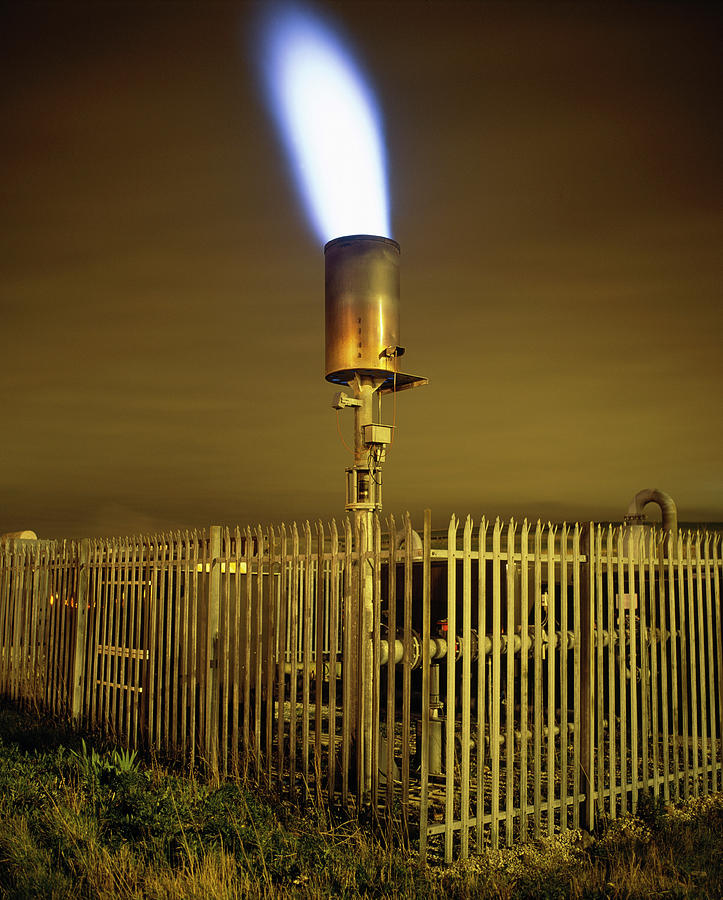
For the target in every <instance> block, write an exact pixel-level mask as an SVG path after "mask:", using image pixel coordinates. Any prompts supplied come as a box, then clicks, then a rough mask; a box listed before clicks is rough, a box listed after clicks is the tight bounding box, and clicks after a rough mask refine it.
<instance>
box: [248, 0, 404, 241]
mask: <svg viewBox="0 0 723 900" xmlns="http://www.w3.org/2000/svg"><path fill="white" fill-rule="evenodd" d="M271 9H272V12H270V13H269V14H268V15H267V16H266V19H265V21H264V23H263V30H262V35H263V40H262V42H261V48H260V50H261V57H262V67H263V73H264V77H265V81H266V86H267V90H268V94H269V98H270V104H271V109H272V112H273V116H274V118H275V120H276V123H277V126H278V128H279V131H280V133H281V135H282V138H283V141H284V144H285V147H286V150H287V153H288V155H289V158H290V162H291V165H292V167H293V171H294V175H295V179H296V183H297V186H298V188H299V191H300V193H301V196H302V198H303V201H304V206H305V207H306V211H307V214H308V216H309V219H310V220H311V223H312V225H313V227H314V230H315V232H316V234H317V235H318V237H319V238H320V240H321V241H323V242H324V243H326V242H327V241H329V240H331V239H332V238H335V237H340V236H342V235H348V234H376V235H380V236H382V237H391V232H390V225H389V211H388V200H387V178H386V160H385V155H384V145H383V138H382V128H381V120H380V116H379V112H378V109H377V107H376V103H375V101H374V97H373V95H372V93H371V91H370V89H369V87H368V86H367V85H366V83H365V81H364V79H363V77H362V76H361V74H360V72H359V71H358V69H357V67H356V65H355V63H354V60H353V58H352V55H351V53H350V52H349V51H348V50H347V49H346V48H345V47H344V46H343V45H342V43H341V41H340V40H339V39H338V38H337V37H336V36H335V35H334V34H333V32H332V31H331V30H330V29H329V28H328V26H327V25H326V24H325V23H323V22H322V21H321V20H320V19H318V18H316V17H315V16H313V15H312V14H311V13H310V12H308V11H306V10H304V9H303V8H302V7H299V6H294V5H287V4H282V5H280V6H279V5H276V4H274V5H273V7H272V8H271Z"/></svg>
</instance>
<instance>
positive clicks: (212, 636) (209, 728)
mask: <svg viewBox="0 0 723 900" xmlns="http://www.w3.org/2000/svg"><path fill="white" fill-rule="evenodd" d="M209 562H210V576H209V584H208V615H207V617H206V758H207V761H208V765H209V766H210V769H211V773H212V775H213V777H214V778H217V777H218V715H219V708H218V704H219V673H220V668H221V667H220V659H219V655H220V654H219V650H220V647H219V620H220V607H221V526H220V525H212V526H211V534H210V541H209Z"/></svg>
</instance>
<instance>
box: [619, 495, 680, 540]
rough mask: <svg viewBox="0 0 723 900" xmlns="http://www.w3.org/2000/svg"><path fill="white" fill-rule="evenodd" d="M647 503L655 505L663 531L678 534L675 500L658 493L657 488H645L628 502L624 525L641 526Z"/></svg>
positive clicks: (643, 521)
mask: <svg viewBox="0 0 723 900" xmlns="http://www.w3.org/2000/svg"><path fill="white" fill-rule="evenodd" d="M648 503H657V504H658V506H659V507H660V511H661V512H662V514H663V531H669V532H671V533H672V534H677V532H678V507H677V506H676V504H675V500H673V498H672V497H671V496H670V494H666V493H665V491H659V490H658V489H657V488H646V489H645V490H643V491H638V493H637V494H636V495H635V496H634V497H633V499H632V500H631V501H630V506H628V513H627V515H626V516H625V524H626V525H643V524H644V523H645V521H646V519H645V513H644V512H643V510H644V509H645V507H646V506H647V505H648Z"/></svg>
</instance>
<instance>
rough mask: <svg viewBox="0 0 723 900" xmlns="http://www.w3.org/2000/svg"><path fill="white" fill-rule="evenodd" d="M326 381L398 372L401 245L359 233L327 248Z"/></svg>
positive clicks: (344, 381)
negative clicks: (362, 374)
mask: <svg viewBox="0 0 723 900" xmlns="http://www.w3.org/2000/svg"><path fill="white" fill-rule="evenodd" d="M324 260H325V269H326V367H325V368H326V379H327V381H332V382H334V383H335V384H348V383H349V382H350V381H351V380H352V378H353V377H354V375H355V374H357V373H360V372H363V373H367V374H373V373H375V372H391V371H394V369H395V365H396V356H398V355H401V353H402V352H403V350H402V348H401V347H399V346H398V345H399V336H400V333H399V244H397V242H396V241H393V240H391V239H390V238H384V237H375V236H374V235H367V234H360V235H351V236H349V237H340V238H335V239H334V240H333V241H329V243H328V244H327V245H326V246H325V247H324Z"/></svg>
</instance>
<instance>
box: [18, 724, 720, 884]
mask: <svg viewBox="0 0 723 900" xmlns="http://www.w3.org/2000/svg"><path fill="white" fill-rule="evenodd" d="M395 843H396V842H394V841H393V842H391V845H386V844H385V843H384V841H383V840H382V838H381V837H380V836H375V835H374V833H373V832H372V831H371V829H369V828H365V827H362V826H360V825H359V824H358V823H357V822H350V821H343V820H337V819H334V818H333V817H332V816H331V814H330V813H329V812H328V811H326V810H325V809H323V808H321V807H317V806H315V805H313V804H311V805H307V806H299V805H291V804H290V803H288V802H285V801H284V800H283V798H280V797H277V796H273V795H271V794H268V793H264V792H263V791H260V790H259V789H256V788H254V787H252V786H250V785H244V784H242V783H239V782H235V781H229V782H225V783H223V784H221V785H220V786H219V785H213V784H211V783H207V782H205V781H204V780H202V779H199V778H193V777H191V778H189V777H184V776H183V775H182V774H181V773H179V772H175V771H173V770H171V769H169V768H167V767H164V766H162V765H159V764H157V763H154V764H151V763H149V764H146V763H143V762H140V761H139V760H138V759H137V758H136V757H134V756H133V755H132V754H128V753H124V752H122V751H120V750H117V749H116V748H114V747H112V746H111V745H110V744H109V743H108V742H107V741H106V742H104V741H103V740H101V739H99V738H97V737H90V736H87V735H86V736H84V737H81V736H79V735H77V734H75V733H74V732H73V731H72V730H70V729H69V728H68V727H67V725H65V724H64V723H62V722H51V721H47V720H39V719H37V718H35V719H32V718H30V717H28V716H26V715H23V714H21V713H19V712H18V711H17V710H14V709H11V708H8V707H6V708H4V709H0V896H4V897H10V898H31V897H32V898H35V897H53V898H108V900H110V898H111V897H112V898H126V897H128V898H131V897H138V898H164V900H165V898H169V900H173V898H199V900H200V898H204V900H205V898H235V897H238V898H247V897H248V898H256V897H287V896H288V897H314V898H317V897H349V898H352V897H367V896H368V897H451V898H472V897H475V898H477V897H479V898H488V897H489V898H493V897H494V898H512V897H515V898H518V897H522V898H533V897H547V898H555V897H560V898H563V897H611V898H613V897H615V898H617V897H621V898H622V897H666V898H676V897H709V898H713V897H720V896H723V795H720V794H718V795H715V796H713V797H710V798H708V799H706V800H702V801H699V802H697V803H693V802H689V803H687V804H681V805H678V806H676V807H673V806H670V805H669V806H667V807H664V806H662V805H661V804H660V803H658V802H655V801H651V800H649V799H646V800H645V801H644V802H643V803H641V805H640V807H639V810H638V816H637V817H632V816H628V817H624V818H621V819H618V820H616V821H614V822H603V823H601V826H600V827H599V829H598V833H597V834H595V835H593V836H587V835H582V834H581V833H580V832H570V833H568V834H567V835H566V836H565V838H564V839H561V838H560V839H554V840H545V841H536V842H533V843H531V844H527V845H525V846H522V847H517V848H513V849H511V850H502V851H495V852H492V851H490V852H488V853H486V854H485V855H483V856H481V857H477V858H474V859H471V860H469V861H467V862H465V863H462V862H460V863H457V864H455V865H453V866H450V867H436V866H426V865H423V864H421V863H419V862H418V860H417V859H416V856H415V855H414V853H410V852H405V851H404V850H403V849H402V848H401V847H400V846H395V845H394V844H395Z"/></svg>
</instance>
